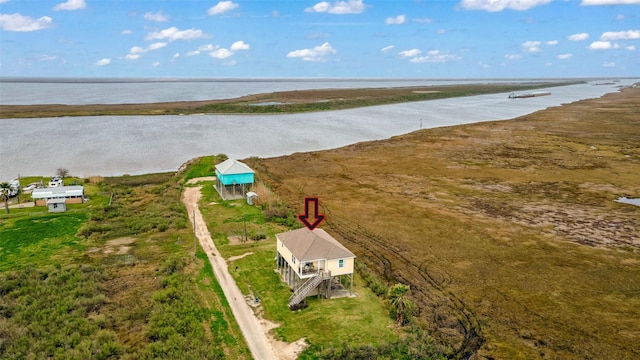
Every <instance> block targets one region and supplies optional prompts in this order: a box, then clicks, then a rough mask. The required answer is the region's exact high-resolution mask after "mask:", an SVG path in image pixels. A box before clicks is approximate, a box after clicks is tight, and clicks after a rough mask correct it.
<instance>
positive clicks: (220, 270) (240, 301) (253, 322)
mask: <svg viewBox="0 0 640 360" xmlns="http://www.w3.org/2000/svg"><path fill="white" fill-rule="evenodd" d="M199 180H204V181H210V180H211V179H209V178H201V179H191V181H190V183H191V184H193V183H196V182H197V181H199ZM200 189H201V186H197V187H186V188H185V190H184V194H183V197H182V201H183V202H184V204H185V206H186V208H187V212H188V214H189V220H190V221H191V223H192V224H193V223H194V217H195V232H196V237H197V238H198V240H199V241H200V246H201V247H202V249H203V250H204V252H205V253H206V254H207V257H208V258H209V262H210V263H211V266H212V267H213V273H214V274H215V276H216V279H217V280H218V282H219V283H220V287H222V291H223V292H224V296H225V297H226V298H227V302H228V303H229V305H230V307H231V311H232V313H233V316H234V317H235V319H236V321H237V322H238V325H239V326H240V330H241V331H242V334H243V335H244V338H245V340H246V342H247V344H248V346H249V350H250V351H251V355H252V356H253V358H254V359H260V360H261V359H279V360H289V359H295V358H296V357H297V355H298V353H299V352H300V351H301V350H303V349H304V347H305V344H304V339H300V340H299V341H296V342H294V343H291V344H287V343H284V342H282V341H278V340H276V339H274V338H272V337H271V336H270V335H268V332H269V330H270V329H272V328H274V327H275V326H277V325H275V324H272V323H269V322H267V321H265V320H263V319H259V318H258V317H257V316H256V315H255V313H254V312H253V310H252V309H251V308H250V307H249V305H248V304H247V303H246V302H245V299H244V296H243V294H242V292H240V289H239V288H238V286H237V285H236V282H235V281H234V280H233V278H232V277H231V274H229V269H228V266H227V262H226V260H225V259H224V258H223V257H222V256H221V255H220V252H218V249H216V247H215V245H214V243H213V240H212V239H211V234H210V233H209V229H207V225H206V223H205V221H204V218H203V217H202V213H201V212H200V209H199V208H198V201H199V200H200V197H201V193H200Z"/></svg>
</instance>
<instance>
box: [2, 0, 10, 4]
mask: <svg viewBox="0 0 640 360" xmlns="http://www.w3.org/2000/svg"><path fill="white" fill-rule="evenodd" d="M9 1H11V0H0V4H4V3H6V2H9Z"/></svg>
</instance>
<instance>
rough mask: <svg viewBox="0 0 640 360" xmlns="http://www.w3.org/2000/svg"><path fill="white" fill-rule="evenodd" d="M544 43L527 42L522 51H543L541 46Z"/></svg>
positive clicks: (523, 44)
mask: <svg viewBox="0 0 640 360" xmlns="http://www.w3.org/2000/svg"><path fill="white" fill-rule="evenodd" d="M541 44H542V43H541V42H540V41H525V42H523V43H522V45H521V46H522V50H523V51H526V52H529V53H537V52H540V51H542V49H541V48H540V45H541Z"/></svg>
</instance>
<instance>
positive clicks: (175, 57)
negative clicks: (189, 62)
mask: <svg viewBox="0 0 640 360" xmlns="http://www.w3.org/2000/svg"><path fill="white" fill-rule="evenodd" d="M179 57H180V53H179V52H177V53H175V54H173V57H172V58H171V60H175V59H177V58H179Z"/></svg>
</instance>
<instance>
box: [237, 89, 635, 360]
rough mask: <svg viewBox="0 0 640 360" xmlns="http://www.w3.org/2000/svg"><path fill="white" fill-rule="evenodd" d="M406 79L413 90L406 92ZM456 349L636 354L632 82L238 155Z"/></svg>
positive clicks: (463, 353)
mask: <svg viewBox="0 0 640 360" xmlns="http://www.w3.org/2000/svg"><path fill="white" fill-rule="evenodd" d="M412 91H415V89H413V90H412ZM247 163H248V164H249V165H250V166H251V167H252V168H254V169H255V170H256V172H257V175H258V178H259V179H260V180H261V181H263V182H265V183H267V184H269V185H270V186H271V187H272V188H273V189H274V190H275V191H276V192H277V193H278V194H279V195H280V196H281V197H282V198H283V199H285V200H286V201H287V202H288V203H289V204H293V205H295V209H294V211H296V212H297V213H302V210H303V209H302V207H303V202H304V197H308V196H314V197H315V196H317V197H319V199H320V203H321V206H322V212H323V213H324V214H325V215H326V221H325V223H323V227H324V228H325V229H326V230H328V231H329V232H330V233H331V234H332V235H333V236H335V237H336V238H337V239H339V240H340V241H342V242H343V243H344V244H345V245H346V246H347V247H349V248H350V249H351V250H352V251H354V252H355V253H356V255H357V256H358V261H363V262H365V263H366V264H367V265H368V266H369V267H370V268H373V269H375V270H376V271H377V272H378V273H379V274H380V275H381V276H383V277H384V278H386V279H387V280H388V281H389V282H402V283H405V284H409V285H410V286H411V296H412V297H413V299H414V300H415V301H416V302H417V304H418V305H419V312H418V313H417V314H416V321H418V322H419V323H421V324H422V325H423V326H424V327H426V328H428V329H429V330H430V331H431V333H432V334H434V336H435V337H436V338H437V339H438V340H439V341H441V342H442V343H443V344H445V346H447V347H448V349H449V352H450V353H451V354H452V355H454V356H457V357H464V358H467V357H468V356H471V355H473V354H476V355H477V356H479V357H480V358H500V359H507V358H508V359H535V358H562V359H585V358H616V359H631V358H638V357H640V348H639V347H638V344H640V322H638V321H637V319H640V285H639V284H640V207H637V206H633V205H629V204H621V203H618V202H616V201H615V199H616V198H618V197H622V196H626V197H630V198H638V197H640V183H638V174H640V89H638V88H628V89H624V90H623V91H621V92H619V93H612V94H607V95H605V96H603V97H601V98H598V99H591V100H583V101H579V102H576V103H573V104H570V105H563V106H559V107H553V108H549V109H546V110H543V111H538V112H536V113H533V114H530V115H526V116H523V117H520V118H517V119H513V120H508V121H496V122H483V123H477V124H471V125H462V126H454V127H443V128H436V129H426V130H420V131H416V132H413V133H410V134H407V135H402V136H397V137H393V138H391V139H388V140H380V141H371V142H364V143H359V144H355V145H351V146H347V147H343V148H339V149H334V150H327V151H319V152H310V153H297V154H293V155H291V156H284V157H277V158H270V159H257V158H252V159H248V160H247Z"/></svg>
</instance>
